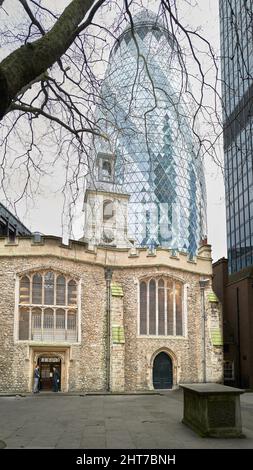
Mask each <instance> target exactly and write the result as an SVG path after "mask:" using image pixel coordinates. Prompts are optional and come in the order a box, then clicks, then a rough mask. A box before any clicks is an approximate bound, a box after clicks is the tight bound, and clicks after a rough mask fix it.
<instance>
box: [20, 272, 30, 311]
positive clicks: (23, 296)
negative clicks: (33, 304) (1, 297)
mask: <svg viewBox="0 0 253 470" xmlns="http://www.w3.org/2000/svg"><path fill="white" fill-rule="evenodd" d="M19 302H20V303H21V304H29V303H30V279H29V277H27V276H23V277H22V278H21V279H20V287H19Z"/></svg>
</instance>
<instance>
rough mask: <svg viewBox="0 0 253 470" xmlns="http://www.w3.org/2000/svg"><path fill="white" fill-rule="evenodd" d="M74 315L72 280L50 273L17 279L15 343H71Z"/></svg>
mask: <svg viewBox="0 0 253 470" xmlns="http://www.w3.org/2000/svg"><path fill="white" fill-rule="evenodd" d="M59 306H61V307H60V308H59ZM69 306H71V310H69ZM77 312H78V309H77V282H76V281H75V280H74V279H71V278H68V277H67V276H65V275H63V274H59V273H54V272H53V271H45V272H39V273H33V274H31V275H26V276H22V277H21V278H20V281H19V333H18V334H19V340H23V341H24V340H30V341H42V342H43V341H45V342H50V341H60V342H62V341H68V342H75V341H77V325H78V322H77Z"/></svg>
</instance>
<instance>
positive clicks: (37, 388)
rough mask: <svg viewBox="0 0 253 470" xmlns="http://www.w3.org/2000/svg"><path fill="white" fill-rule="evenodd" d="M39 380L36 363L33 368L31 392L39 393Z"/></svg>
mask: <svg viewBox="0 0 253 470" xmlns="http://www.w3.org/2000/svg"><path fill="white" fill-rule="evenodd" d="M39 381H40V368H39V366H38V365H37V366H36V367H35V370H34V386H33V393H39Z"/></svg>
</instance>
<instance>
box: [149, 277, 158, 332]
mask: <svg viewBox="0 0 253 470" xmlns="http://www.w3.org/2000/svg"><path fill="white" fill-rule="evenodd" d="M149 334H150V335H155V334H156V282H155V280H154V279H151V281H150V282H149Z"/></svg>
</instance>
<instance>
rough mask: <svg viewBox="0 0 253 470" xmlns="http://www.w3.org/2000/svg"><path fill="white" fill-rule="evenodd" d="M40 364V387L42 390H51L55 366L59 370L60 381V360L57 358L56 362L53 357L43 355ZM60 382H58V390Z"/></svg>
mask: <svg viewBox="0 0 253 470" xmlns="http://www.w3.org/2000/svg"><path fill="white" fill-rule="evenodd" d="M39 366H40V389H41V390H42V391H52V390H53V367H55V368H56V369H57V370H58V372H59V377H60V381H61V362H60V361H59V359H58V362H56V361H55V359H54V358H51V357H49V358H46V357H43V358H41V359H40V361H39ZM60 388H61V384H60V383H59V390H60Z"/></svg>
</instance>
